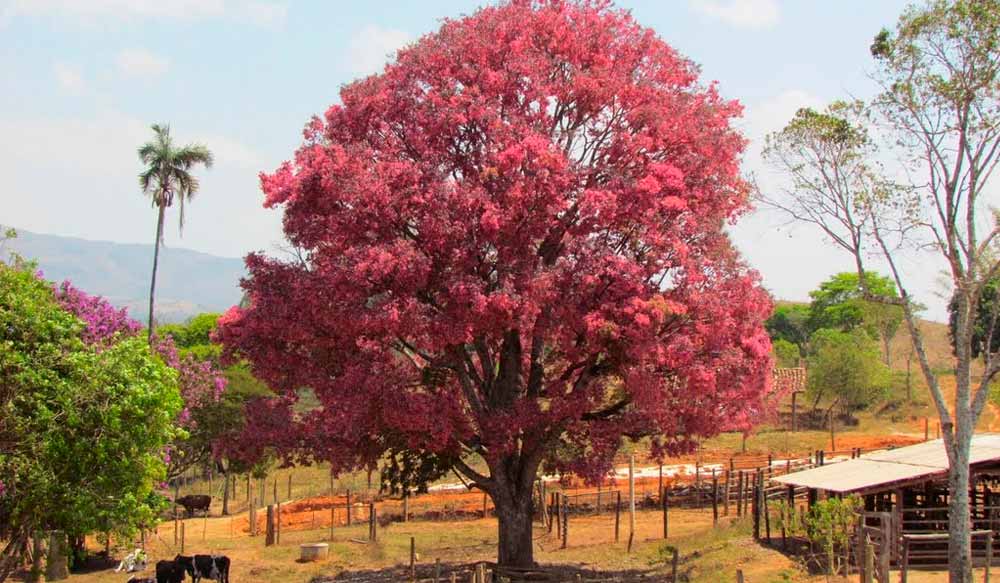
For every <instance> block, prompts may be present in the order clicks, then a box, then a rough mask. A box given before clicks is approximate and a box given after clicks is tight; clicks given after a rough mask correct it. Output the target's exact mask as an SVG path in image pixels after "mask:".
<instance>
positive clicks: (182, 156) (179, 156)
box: [174, 144, 215, 168]
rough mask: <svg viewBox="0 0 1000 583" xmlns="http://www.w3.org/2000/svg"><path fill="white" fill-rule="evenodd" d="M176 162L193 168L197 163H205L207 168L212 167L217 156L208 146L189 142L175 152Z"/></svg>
mask: <svg viewBox="0 0 1000 583" xmlns="http://www.w3.org/2000/svg"><path fill="white" fill-rule="evenodd" d="M174 162H175V163H176V164H177V165H178V166H183V167H184V168H191V167H192V166H194V165H195V164H204V166H205V168H211V167H212V164H213V163H214V162H215V157H214V156H213V155H212V152H211V151H210V150H209V149H208V148H207V147H206V146H204V145H202V144H189V145H187V146H184V147H183V148H181V149H180V150H176V151H175V152H174Z"/></svg>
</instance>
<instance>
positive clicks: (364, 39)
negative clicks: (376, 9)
mask: <svg viewBox="0 0 1000 583" xmlns="http://www.w3.org/2000/svg"><path fill="white" fill-rule="evenodd" d="M410 40H411V37H410V35H409V34H408V33H406V32H404V31H402V30H395V29H392V28H382V27H380V26H376V25H374V24H369V25H367V26H365V27H364V28H362V29H361V30H359V31H358V32H356V33H354V35H353V36H351V41H350V45H349V46H348V50H347V54H346V55H345V56H344V59H343V64H344V66H345V68H346V69H348V70H349V71H351V72H352V73H357V74H362V75H368V74H371V73H376V72H378V71H379V70H381V69H382V66H383V65H385V63H386V62H387V61H388V60H389V59H391V58H393V56H394V55H395V53H396V51H397V50H399V49H400V48H402V47H403V46H404V45H405V44H406V43H408V42H409V41H410Z"/></svg>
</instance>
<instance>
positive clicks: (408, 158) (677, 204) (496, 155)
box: [219, 1, 771, 565]
mask: <svg viewBox="0 0 1000 583" xmlns="http://www.w3.org/2000/svg"><path fill="white" fill-rule="evenodd" d="M341 102H342V103H341V104H338V105H334V106H333V107H331V108H330V109H329V110H328V111H327V112H326V115H325V116H324V117H323V118H322V119H319V118H317V119H314V120H313V121H312V122H311V123H310V124H308V126H307V127H306V130H305V143H304V144H303V146H302V147H301V148H300V149H299V150H298V152H296V154H295V159H294V160H293V161H291V162H287V163H285V164H283V165H282V166H281V167H280V168H278V169H277V171H275V172H274V173H272V174H268V175H264V176H263V177H262V183H263V189H264V192H265V195H266V203H265V204H266V206H268V207H276V206H277V207H282V208H283V209H284V230H285V234H286V236H287V238H288V240H289V241H290V242H291V243H292V244H293V245H294V246H295V247H297V248H298V249H299V250H300V253H299V256H300V257H299V259H298V260H296V261H293V262H285V261H281V260H277V259H273V258H268V257H265V256H263V255H250V256H249V257H248V258H247V265H248V268H249V270H250V276H249V277H248V278H247V279H246V280H245V282H244V288H245V290H246V292H247V295H248V299H249V303H248V306H247V307H245V308H234V309H233V310H231V311H230V312H229V313H227V314H226V316H224V318H223V321H222V323H221V326H220V331H219V334H220V337H221V338H222V340H223V341H224V343H225V344H226V345H227V349H228V351H229V353H230V355H232V356H237V357H245V358H247V359H248V360H249V361H250V362H251V363H252V366H253V371H254V374H255V375H257V376H259V377H260V378H261V379H262V380H264V381H265V382H267V383H268V384H269V385H270V386H271V387H272V388H275V389H277V390H280V391H281V392H282V393H283V395H284V397H283V398H281V399H279V400H276V401H274V402H272V403H270V404H269V405H268V406H267V407H259V408H258V410H259V412H260V413H261V415H260V419H259V421H258V423H257V424H256V425H254V427H253V433H254V435H256V436H257V437H259V438H260V440H258V442H257V443H258V444H259V443H261V442H266V443H267V444H268V445H270V446H272V447H277V448H278V449H279V450H281V451H285V452H288V453H289V454H298V455H304V456H307V457H308V456H311V457H313V458H316V459H327V460H331V461H332V462H333V463H334V467H335V469H337V470H346V469H349V468H353V467H359V466H370V465H371V464H373V463H376V462H377V461H378V460H379V459H386V458H387V457H388V458H389V459H390V460H391V461H390V463H388V464H386V465H387V466H388V467H390V468H393V469H394V470H395V475H396V477H397V478H398V479H399V480H401V481H407V480H411V479H426V478H428V477H430V476H432V475H434V474H435V473H440V472H441V471H444V470H449V469H454V470H455V471H457V472H458V473H460V474H461V475H462V476H464V478H465V479H467V480H468V481H469V482H471V483H472V484H474V485H475V486H477V487H479V488H481V489H483V490H484V491H485V492H486V493H488V494H489V495H490V496H491V497H492V499H493V502H494V504H495V506H496V509H497V514H498V517H499V535H500V543H499V546H500V548H499V560H500V563H502V564H505V565H526V564H530V563H532V561H533V557H532V541H531V511H532V508H531V505H532V496H531V492H532V487H533V484H534V481H535V479H536V476H537V473H538V471H539V468H540V466H541V465H542V464H543V463H544V464H546V465H547V467H549V468H550V469H555V470H560V471H572V472H576V473H578V474H581V475H583V476H585V477H588V478H592V479H598V478H600V477H601V476H602V475H604V474H606V473H607V472H608V470H609V469H610V467H611V463H612V460H613V456H614V454H615V452H616V451H617V449H618V448H619V446H620V445H621V443H622V440H623V438H630V439H638V438H641V437H648V438H650V442H651V443H652V448H653V451H654V453H655V454H657V455H662V454H664V453H666V452H674V453H676V452H681V451H684V450H689V449H690V448H691V447H693V445H694V444H695V443H696V440H697V439H699V438H701V437H705V436H709V435H712V434H715V433H717V432H719V431H720V430H725V429H746V428H747V425H748V424H749V423H750V422H751V421H752V420H753V419H756V418H759V416H760V414H761V410H762V409H763V408H764V407H765V397H766V396H767V394H768V392H769V375H770V367H771V363H770V358H769V351H770V342H769V340H768V337H767V334H766V333H765V331H764V329H763V326H762V323H763V320H764V319H765V318H766V317H767V315H768V314H769V312H770V308H771V303H770V300H769V297H768V296H767V294H766V293H765V292H764V291H763V290H762V289H761V288H760V286H759V281H758V277H757V275H756V274H755V273H754V272H752V271H750V270H749V269H747V268H746V266H745V265H744V264H743V263H742V262H741V260H740V258H739V257H738V255H737V253H736V252H735V251H734V249H733V247H732V245H731V243H730V241H729V239H728V238H727V236H726V234H725V232H724V225H725V224H726V223H727V222H730V221H732V220H734V219H735V218H736V217H738V216H739V215H740V213H742V212H743V211H744V210H746V208H747V191H748V188H747V184H746V183H745V182H744V181H743V180H742V179H741V178H740V175H739V157H740V153H741V151H742V149H743V146H744V140H743V139H742V138H741V137H740V135H739V134H738V133H737V132H736V131H735V130H734V129H733V128H732V127H731V121H732V119H733V118H734V117H736V116H737V115H738V114H739V113H740V106H739V105H738V104H737V103H735V102H732V101H727V100H724V99H722V98H721V97H720V96H719V95H718V93H717V91H716V89H715V87H714V86H712V85H707V86H706V85H704V84H702V83H700V82H699V81H698V69H697V67H696V66H695V65H694V64H693V63H692V62H690V61H688V60H687V59H685V58H683V57H682V56H680V55H679V54H678V53H677V52H676V51H674V50H673V49H672V48H671V47H669V46H668V45H667V44H665V43H664V42H663V41H662V40H660V39H659V38H657V37H656V35H655V34H653V32H652V31H650V30H648V29H645V28H642V27H641V26H639V25H638V24H637V23H635V22H634V21H633V20H632V18H631V17H630V16H629V15H628V14H627V13H625V12H621V11H618V10H615V9H612V8H610V7H609V6H608V5H607V4H606V3H604V2H580V3H574V2H557V1H551V2H529V1H512V2H506V3H503V4H501V5H499V6H493V7H489V8H484V9H482V10H480V11H478V12H476V13H475V14H474V15H472V16H469V17H466V18H462V19H460V20H451V21H446V22H445V23H444V24H443V25H442V27H441V29H440V30H439V31H438V32H436V33H434V34H430V35H427V36H425V37H423V38H422V39H421V40H420V41H418V42H417V43H415V44H414V45H412V46H410V47H409V48H406V49H404V50H402V51H400V52H399V54H398V55H397V58H396V61H395V63H393V64H390V65H389V66H387V67H386V68H385V71H384V72H383V73H382V74H380V75H375V76H371V77H368V78H366V79H363V80H360V81H357V82H355V83H353V84H351V85H348V86H347V87H345V88H344V89H343V90H342V92H341ZM302 387H309V388H311V389H313V390H314V391H315V393H316V395H317V396H318V398H319V400H320V402H321V403H322V406H321V407H320V408H318V409H316V410H313V411H311V412H309V413H308V414H305V415H296V414H294V413H293V410H292V409H291V405H292V404H293V403H294V400H295V395H296V394H297V391H298V390H299V389H301V388H302ZM247 444H248V446H250V447H254V442H252V441H248V442H247Z"/></svg>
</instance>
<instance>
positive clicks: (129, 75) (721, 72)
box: [0, 0, 943, 318]
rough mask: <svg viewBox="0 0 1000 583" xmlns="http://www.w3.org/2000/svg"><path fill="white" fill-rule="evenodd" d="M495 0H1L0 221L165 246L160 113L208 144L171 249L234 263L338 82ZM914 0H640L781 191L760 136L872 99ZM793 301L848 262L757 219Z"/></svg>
mask: <svg viewBox="0 0 1000 583" xmlns="http://www.w3.org/2000/svg"><path fill="white" fill-rule="evenodd" d="M480 4H482V2H462V1H457V0H447V1H446V0H431V1H426V2H416V1H411V2H396V1H387V0H382V1H379V2H367V3H362V2H328V1H321V0H289V1H264V0H260V1H235V0H0V70H3V71H4V72H5V73H6V74H5V75H4V76H3V77H2V78H0V174H2V176H3V177H4V179H3V186H0V223H3V224H10V225H14V226H18V227H21V228H24V229H28V230H33V231H38V232H43V233H53V234H62V235H74V236H81V237H85V238H90V239H105V240H113V241H122V242H151V241H152V238H153V226H154V220H155V217H154V213H153V212H152V210H151V209H150V208H149V203H148V202H147V201H146V200H145V199H144V198H143V197H142V196H141V194H140V192H139V190H138V188H137V186H136V179H135V175H136V173H137V172H138V171H139V163H138V160H137V159H136V156H135V148H136V147H137V146H138V145H139V144H140V143H141V142H142V141H144V140H145V139H147V137H148V134H149V130H148V126H149V124H151V123H154V122H169V123H170V124H171V126H172V128H173V132H174V134H175V136H176V139H178V140H180V141H201V142H204V143H206V144H207V145H208V146H209V147H210V148H211V149H212V150H213V151H214V152H215V154H216V158H217V165H216V167H215V168H214V169H213V170H212V171H210V172H206V173H204V174H203V179H202V192H201V194H200V195H199V198H198V199H196V200H195V202H194V204H193V205H192V206H191V208H190V214H189V215H188V217H187V221H188V222H187V226H186V228H185V232H184V236H183V238H180V237H179V236H178V233H177V229H176V217H173V223H172V224H171V228H170V229H168V233H167V238H166V241H167V244H168V245H171V246H179V247H189V248H192V249H197V250H200V251H205V252H209V253H215V254H219V255H227V256H239V255H243V254H245V253H246V252H247V251H250V250H255V249H264V250H273V249H274V246H275V244H277V243H278V242H280V239H281V237H280V214H279V212H277V211H268V210H265V209H263V208H262V207H261V201H262V197H261V195H260V192H259V189H258V186H257V173H258V172H260V171H262V170H265V171H270V170H271V169H273V168H274V167H276V166H277V165H278V164H279V163H280V162H281V161H282V160H285V159H287V158H289V157H290V156H291V154H292V152H293V151H294V149H295V148H296V146H297V145H298V143H299V141H300V139H301V129H302V127H303V125H304V123H305V122H306V120H307V119H308V118H309V117H310V116H311V115H313V114H316V113H321V112H322V111H324V110H325V109H326V108H327V107H328V106H329V105H330V104H331V103H333V102H335V101H336V100H337V92H338V89H339V87H340V86H341V85H342V84H344V83H346V82H348V81H350V80H351V79H354V78H356V77H358V76H361V75H364V74H368V73H372V72H376V71H378V70H379V69H380V68H381V67H382V65H383V64H384V63H385V61H386V57H387V55H389V54H391V53H392V52H393V51H394V50H395V49H396V48H398V47H399V46H401V45H403V44H405V43H407V42H409V41H412V40H415V39H416V38H418V37H419V36H420V35H422V34H424V33H427V32H430V31H432V30H434V29H435V28H436V27H437V26H438V23H439V22H440V20H441V19H442V18H445V17H456V16H459V15H461V14H467V13H470V12H472V11H474V10H475V9H476V7H477V6H478V5H480ZM906 4H907V3H906V2H903V1H899V0H879V1H877V2H873V1H871V0H839V1H837V2H829V1H821V0H692V1H687V0H660V1H648V2H641V1H626V0H620V1H619V2H618V5H619V6H621V7H623V8H627V9H630V10H631V11H632V12H633V14H634V15H635V17H636V19H637V20H638V21H639V22H640V23H642V24H644V25H646V26H649V27H652V28H653V29H655V30H656V31H657V33H658V34H659V35H660V36H661V37H663V38H664V39H665V40H666V41H667V42H668V43H670V44H672V45H673V46H674V47H676V48H677V49H678V50H680V51H681V52H682V53H684V54H685V55H687V56H688V57H690V58H691V59H693V60H694V61H696V62H697V63H699V64H701V66H702V68H703V76H704V78H705V79H706V80H715V81H718V83H719V86H720V89H721V91H722V93H723V94H724V95H726V96H728V97H731V98H735V99H738V100H740V101H741V102H742V103H743V104H744V105H745V106H746V112H745V117H744V119H743V120H742V122H741V126H742V129H743V130H744V131H745V133H746V134H747V136H748V137H749V138H750V139H751V141H752V144H751V147H750V149H749V151H748V152H747V155H746V160H745V169H746V170H747V171H748V172H750V171H754V172H757V173H758V175H759V176H760V180H761V184H763V185H764V186H765V187H768V185H771V184H776V181H777V178H776V177H775V176H773V175H771V173H769V172H768V171H767V170H766V169H764V168H763V167H762V165H761V163H760V161H759V154H758V148H757V146H756V144H757V143H759V141H760V138H761V137H762V136H763V135H764V134H765V133H767V132H769V131H774V130H776V129H779V128H780V127H781V126H782V125H783V123H784V122H786V121H787V120H788V119H789V118H790V116H791V115H792V114H793V113H794V112H795V110H796V109H797V108H798V107H801V106H821V105H823V104H824V103H826V102H828V101H831V100H833V99H837V98H844V97H849V96H855V97H860V98H866V97H869V96H870V95H871V94H872V92H873V90H874V87H873V84H872V83H871V82H870V81H869V80H868V78H867V76H866V73H867V71H868V70H870V68H871V59H870V56H869V53H868V46H869V44H870V42H871V38H872V37H873V35H874V34H875V33H876V32H877V31H878V30H879V29H880V28H881V27H883V26H891V25H892V24H893V23H894V22H895V20H896V18H897V17H898V15H899V13H900V12H901V11H902V10H903V8H904V7H905V5H906ZM733 236H734V239H735V240H736V242H737V244H738V245H739V247H740V248H741V250H742V251H743V252H744V254H745V255H746V257H747V259H748V261H749V262H750V263H751V264H752V265H753V266H754V267H755V268H757V269H758V270H759V271H760V272H761V273H762V275H763V277H764V282H765V285H766V286H767V287H768V288H769V289H770V290H772V292H773V293H774V294H775V295H776V296H777V297H780V298H787V299H797V300H802V299H806V298H807V295H806V294H807V292H808V290H810V289H813V288H815V286H816V285H817V284H818V283H819V282H820V281H822V280H823V279H824V278H826V277H827V276H828V275H830V274H831V273H833V272H835V271H839V270H847V269H850V266H851V264H850V262H849V261H848V258H847V257H846V256H844V255H842V254H840V253H838V252H837V251H835V250H834V249H832V248H831V245H830V244H829V243H827V242H825V241H823V239H822V238H821V237H819V236H818V235H816V234H815V233H814V232H813V231H812V230H811V229H809V228H806V227H794V228H788V227H787V226H786V225H784V221H783V219H782V218H781V217H779V216H775V215H772V214H770V213H767V212H758V213H755V214H754V215H752V216H750V217H747V218H746V219H745V220H744V221H743V222H742V223H741V224H740V225H738V226H737V227H735V228H734V229H733ZM906 266H907V267H908V268H909V271H910V272H911V275H912V281H913V288H914V290H913V291H914V292H915V295H916V296H917V298H918V300H919V301H922V302H924V303H925V304H928V305H929V306H930V307H931V309H930V310H929V315H930V316H932V317H937V318H940V317H942V315H943V309H942V302H941V301H940V300H939V299H937V298H936V297H935V292H939V291H940V290H939V287H938V285H937V284H936V283H935V273H936V270H937V268H936V267H935V266H934V265H933V263H932V264H927V261H926V260H925V259H921V258H916V257H914V258H910V259H909V260H908V261H907V262H906Z"/></svg>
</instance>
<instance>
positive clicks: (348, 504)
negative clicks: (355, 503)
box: [347, 490, 353, 526]
mask: <svg viewBox="0 0 1000 583" xmlns="http://www.w3.org/2000/svg"><path fill="white" fill-rule="evenodd" d="M351 514H353V512H352V510H351V491H350V490H348V491H347V526H351Z"/></svg>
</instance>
